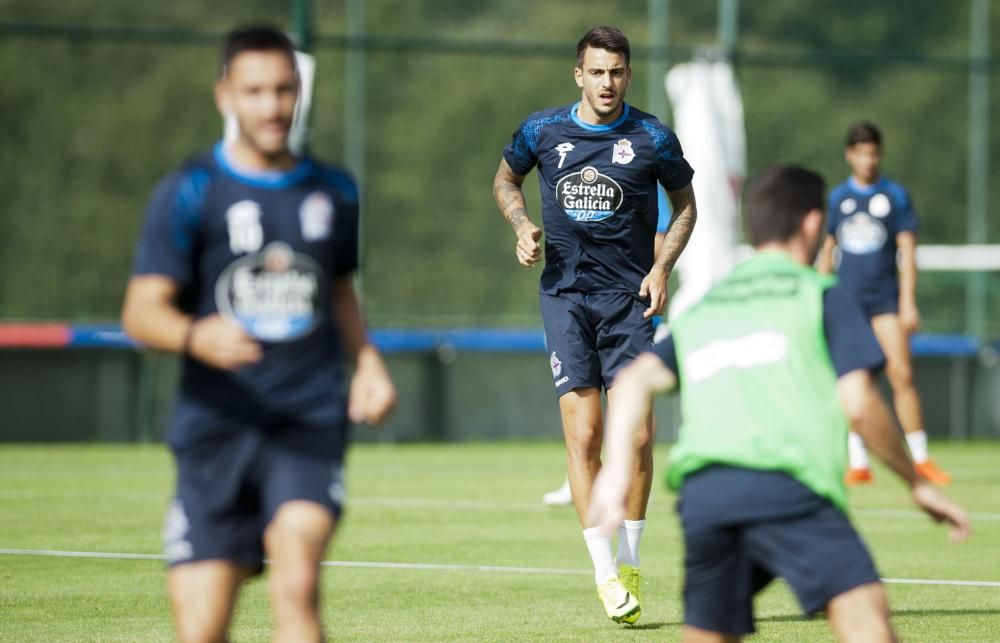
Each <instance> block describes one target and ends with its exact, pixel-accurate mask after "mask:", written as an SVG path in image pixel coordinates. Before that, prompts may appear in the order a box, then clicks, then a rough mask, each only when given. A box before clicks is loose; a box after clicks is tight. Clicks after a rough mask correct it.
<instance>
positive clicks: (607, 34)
mask: <svg viewBox="0 0 1000 643" xmlns="http://www.w3.org/2000/svg"><path fill="white" fill-rule="evenodd" d="M588 47H593V48H594V49H604V50H606V51H610V52H611V53H613V54H623V55H624V56H625V65H626V66H627V65H629V63H630V61H631V60H632V48H631V47H630V46H629V44H628V38H626V37H625V34H623V33H622V32H621V29H618V28H617V27H593V28H592V29H591V30H590V31H588V32H587V33H585V34H583V38H580V42H578V43H576V66H577V67H580V68H583V54H584V52H586V51H587V48H588Z"/></svg>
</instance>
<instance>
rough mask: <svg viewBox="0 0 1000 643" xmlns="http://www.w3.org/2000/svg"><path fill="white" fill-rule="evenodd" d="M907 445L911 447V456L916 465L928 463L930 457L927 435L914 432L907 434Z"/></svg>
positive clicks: (921, 432)
mask: <svg viewBox="0 0 1000 643" xmlns="http://www.w3.org/2000/svg"><path fill="white" fill-rule="evenodd" d="M906 444H907V446H909V447H910V455H912V456H913V461H914V462H916V463H918V464H919V463H921V462H927V460H928V459H929V458H930V456H929V455H928V454H927V434H926V433H924V432H923V431H914V432H913V433H907V434H906Z"/></svg>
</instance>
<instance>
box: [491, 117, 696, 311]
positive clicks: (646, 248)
mask: <svg viewBox="0 0 1000 643" xmlns="http://www.w3.org/2000/svg"><path fill="white" fill-rule="evenodd" d="M579 105H580V104H579V103H576V104H573V105H565V106H563V107H556V108H553V109H549V110H545V111H542V112H538V113H535V114H532V115H531V116H529V117H528V118H527V119H526V120H525V121H524V122H523V123H521V126H520V127H519V128H518V130H517V131H516V132H515V133H514V137H513V140H512V141H511V143H510V144H509V145H507V147H506V148H504V151H503V157H504V159H505V160H506V161H507V164H508V165H509V166H510V168H511V169H512V170H513V171H514V172H515V173H516V174H518V175H520V176H524V175H526V174H528V173H529V172H530V171H531V170H532V168H534V167H535V166H537V167H538V181H539V185H540V186H541V195H542V225H543V228H544V230H545V268H544V270H543V271H542V278H541V292H542V293H546V294H558V292H559V291H562V290H574V291H580V292H616V291H617V292H630V293H638V292H639V286H640V284H641V283H642V280H643V278H644V277H645V276H646V275H647V274H648V273H649V271H650V269H651V268H652V266H653V259H654V257H653V241H654V237H655V235H656V230H657V214H658V208H657V187H656V186H657V183H659V184H660V185H662V186H663V187H664V188H665V189H666V190H668V191H671V192H672V191H675V190H679V189H681V188H683V187H685V186H687V185H688V184H690V183H691V177H692V176H693V175H694V171H693V170H692V169H691V166H690V165H689V164H688V162H687V161H686V160H685V159H684V154H683V151H682V150H681V145H680V142H679V141H678V140H677V136H676V135H675V134H674V133H673V132H672V131H671V130H670V129H669V128H667V127H666V126H665V125H663V124H662V123H660V121H659V120H657V118H656V117H655V116H652V115H651V114H646V113H645V112H641V111H639V110H638V109H635V108H634V107H632V106H631V105H628V104H625V106H624V109H623V111H622V115H621V117H620V118H618V120H616V121H615V122H613V123H610V124H607V125H591V124H589V123H585V122H583V121H582V120H581V119H580V118H579V117H578V116H577V108H578V107H579Z"/></svg>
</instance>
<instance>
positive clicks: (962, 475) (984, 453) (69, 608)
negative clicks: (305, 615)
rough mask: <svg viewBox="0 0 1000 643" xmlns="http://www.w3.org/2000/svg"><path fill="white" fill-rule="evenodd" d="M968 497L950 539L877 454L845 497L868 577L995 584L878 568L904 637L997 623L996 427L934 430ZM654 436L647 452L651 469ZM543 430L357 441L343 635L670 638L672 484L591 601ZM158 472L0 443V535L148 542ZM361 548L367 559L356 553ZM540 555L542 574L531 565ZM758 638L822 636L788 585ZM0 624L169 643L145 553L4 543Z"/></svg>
mask: <svg viewBox="0 0 1000 643" xmlns="http://www.w3.org/2000/svg"><path fill="white" fill-rule="evenodd" d="M932 453H933V454H934V456H935V459H936V460H937V461H938V462H939V463H940V464H941V465H942V466H944V467H946V468H947V469H949V470H950V471H951V472H952V473H953V474H954V477H955V482H954V484H953V485H952V487H951V488H950V489H949V493H950V494H951V495H952V496H953V497H955V498H956V499H958V500H960V501H961V502H962V503H964V504H965V506H966V508H967V509H968V510H969V511H970V512H972V513H973V517H974V522H975V525H974V528H975V532H974V535H973V537H972V539H971V540H970V541H969V542H967V543H965V544H962V545H954V546H953V545H950V544H948V542H947V538H946V534H945V532H944V531H943V530H942V529H940V528H937V527H935V526H933V525H932V524H930V522H929V520H927V519H926V518H924V517H923V516H922V515H919V514H917V513H915V512H913V511H912V506H911V505H910V503H909V500H908V497H907V495H906V493H905V491H904V489H903V487H902V486H901V485H900V484H899V483H898V482H897V481H896V480H895V479H894V478H893V477H892V476H891V474H889V473H888V472H887V471H886V470H884V469H876V472H875V473H876V483H875V484H874V485H872V486H870V487H863V488H858V489H852V490H851V492H850V498H851V506H852V513H853V517H854V520H855V524H857V525H858V526H859V528H860V529H861V531H862V533H863V535H864V536H865V538H866V540H867V542H868V543H869V545H870V547H871V548H872V550H873V552H874V555H875V558H876V561H877V563H878V565H879V569H880V571H881V574H882V576H883V577H885V578H888V579H901V580H902V579H909V580H928V581H980V582H992V583H994V585H992V586H991V585H987V586H966V585H941V584H904V583H890V584H888V585H887V587H888V590H889V594H890V600H891V604H892V608H893V614H894V616H893V621H894V624H895V626H896V628H897V630H898V632H899V634H900V636H901V638H902V639H903V640H906V641H997V640H1000V585H998V584H997V583H998V582H1000V549H998V547H997V543H1000V468H998V467H997V464H996V463H997V462H1000V443H968V444H934V445H932ZM665 455H666V448H665V447H660V448H659V449H658V451H657V467H658V469H662V465H663V463H664V462H665ZM563 470H564V456H563V451H562V447H561V445H558V444H510V443H501V444H459V445H415V446H379V445H365V446H359V447H356V448H354V450H353V451H352V452H351V455H350V459H349V463H348V483H349V494H350V498H351V499H350V500H349V502H348V510H347V514H346V516H345V520H344V522H343V525H342V528H341V530H340V533H339V534H338V535H337V537H336V539H335V542H334V545H333V547H332V548H331V550H330V553H329V556H328V559H329V560H331V561H336V562H335V563H334V566H331V567H328V568H327V569H326V570H325V571H324V577H323V598H322V601H323V613H324V618H325V622H326V627H327V633H328V635H329V637H330V638H331V639H335V640H345V641H602V640H611V639H615V640H677V639H678V638H679V637H680V631H681V621H682V611H681V605H680V598H679V597H680V586H681V554H682V552H681V547H680V544H679V533H678V528H677V522H676V518H675V515H674V512H673V497H672V496H671V495H670V494H669V493H667V492H666V491H665V490H664V489H663V487H662V485H661V484H659V483H657V484H655V485H654V491H653V497H652V500H651V506H650V511H649V523H648V527H647V530H646V533H645V535H644V537H643V543H642V567H643V573H644V576H645V579H644V587H643V616H642V619H641V620H640V621H639V623H638V624H637V625H636V626H633V627H628V626H621V625H615V624H613V623H611V622H610V621H608V620H607V619H606V618H605V617H604V615H603V612H602V610H601V607H600V605H599V603H598V600H597V597H596V595H595V592H594V585H593V578H592V576H591V573H590V570H589V567H590V565H589V559H588V557H587V553H586V549H585V547H584V545H583V542H582V538H581V537H580V530H579V525H578V524H577V521H576V516H575V514H574V512H573V511H572V509H569V508H563V509H548V508H546V507H543V506H542V505H541V502H540V498H541V494H542V493H543V492H545V491H547V490H549V489H550V488H554V487H555V486H557V485H558V484H559V483H560V482H561V481H562V476H563ZM172 485H173V469H172V463H171V460H170V457H169V454H168V453H167V451H166V449H165V448H164V447H162V446H90V445H88V446H79V445H65V446H62V445H61V446H47V445H46V446H41V445H39V446H10V445H6V446H0V549H3V550H5V551H10V550H50V551H53V552H106V553H113V554H133V555H143V554H159V552H160V543H159V530H160V523H161V521H162V517H163V514H164V511H165V509H166V506H167V501H168V496H169V494H170V492H171V488H172ZM371 563H374V565H372V564H371ZM546 570H548V571H546ZM757 615H758V628H759V632H758V634H757V635H756V636H755V637H753V638H751V639H750V640H757V641H796V642H799V641H828V640H833V638H832V636H831V635H830V633H829V630H828V628H827V626H826V624H825V622H824V621H822V620H821V619H813V620H808V619H805V618H803V617H802V616H801V615H800V614H799V611H798V606H797V604H796V603H795V601H794V598H793V597H792V596H791V594H790V593H789V592H788V590H787V588H786V587H784V586H783V585H782V584H780V583H775V584H773V585H772V586H771V587H770V588H769V589H768V590H767V591H766V592H765V593H763V594H762V595H761V596H760V597H759V598H758V600H757ZM269 632H270V617H269V614H268V607H267V596H266V587H265V581H264V580H263V579H257V580H254V581H252V582H251V583H249V584H248V586H247V587H246V588H245V589H244V591H243V594H242V598H241V601H240V604H239V607H238V612H237V615H236V619H235V622H234V625H233V628H232V639H233V640H234V641H264V640H268V638H269ZM0 640H3V641H170V640H173V633H172V630H171V622H170V613H169V609H168V606H167V601H166V595H165V590H164V565H163V563H162V562H161V561H159V560H154V559H122V558H107V559H101V558H85V557H70V556H67V555H54V556H49V555H39V554H25V553H3V554H0Z"/></svg>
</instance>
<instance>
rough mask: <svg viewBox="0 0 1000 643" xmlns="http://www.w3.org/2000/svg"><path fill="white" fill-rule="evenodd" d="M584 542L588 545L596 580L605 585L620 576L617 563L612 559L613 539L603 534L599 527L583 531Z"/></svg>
mask: <svg viewBox="0 0 1000 643" xmlns="http://www.w3.org/2000/svg"><path fill="white" fill-rule="evenodd" d="M583 542H585V543H586V544H587V551H589V552H590V560H591V561H593V563H594V580H595V581H597V584H598V585H603V584H604V583H605V582H606V581H608V580H609V579H611V578H616V577H617V576H618V570H617V569H615V561H614V560H613V559H612V558H611V538H609V537H608V536H605V535H604V534H603V533H601V530H600V529H598V528H597V527H590V528H589V529H584V530H583Z"/></svg>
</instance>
